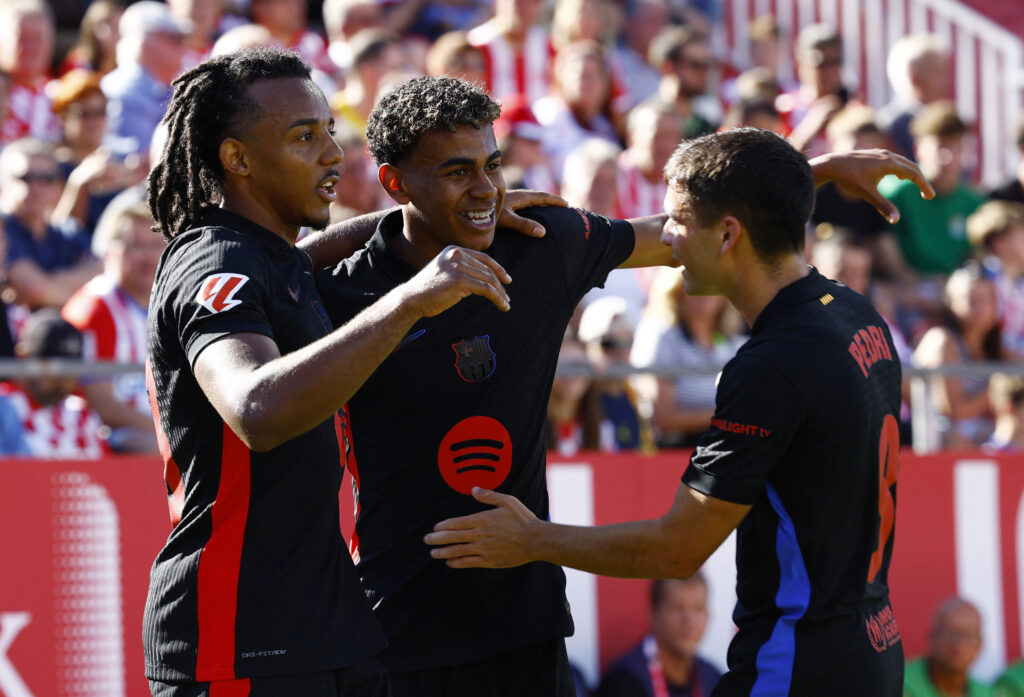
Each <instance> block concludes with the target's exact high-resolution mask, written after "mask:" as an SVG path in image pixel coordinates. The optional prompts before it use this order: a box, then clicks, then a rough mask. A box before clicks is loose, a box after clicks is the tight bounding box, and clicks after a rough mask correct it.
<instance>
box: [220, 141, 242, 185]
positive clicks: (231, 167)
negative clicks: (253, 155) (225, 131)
mask: <svg viewBox="0 0 1024 697" xmlns="http://www.w3.org/2000/svg"><path fill="white" fill-rule="evenodd" d="M218 155H219V156H220V166H221V167H223V168H224V171H225V172H230V173H231V174H236V175H238V176H240V177H246V176H248V175H249V157H248V153H247V152H246V149H245V144H244V143H242V142H241V141H240V140H235V139H234V138H225V139H224V140H222V141H221V143H220V149H219V151H218Z"/></svg>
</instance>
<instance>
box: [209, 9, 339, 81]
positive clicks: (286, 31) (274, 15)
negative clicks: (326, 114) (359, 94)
mask: <svg viewBox="0 0 1024 697" xmlns="http://www.w3.org/2000/svg"><path fill="white" fill-rule="evenodd" d="M207 1H208V0H207ZM249 12H250V14H251V16H252V21H253V23H254V24H259V25H260V26H262V27H265V28H266V29H267V30H269V31H270V33H271V35H273V37H274V39H275V40H276V41H277V43H278V44H280V45H281V46H283V47H285V48H287V49H291V50H292V51H295V52H296V53H298V54H299V55H301V56H302V57H303V58H305V59H306V60H307V61H309V64H310V65H311V66H313V68H314V69H316V70H317V71H319V72H320V73H321V75H324V76H327V77H329V78H330V80H329V82H331V83H332V84H323V83H324V82H325V81H324V80H323V79H317V78H316V76H314V80H315V81H316V82H317V84H318V85H320V89H322V90H323V91H324V93H325V94H330V93H331V92H333V91H334V90H333V88H332V86H333V81H334V78H335V76H337V75H338V66H336V65H334V63H333V62H332V61H331V59H330V56H328V54H327V41H326V40H325V39H324V37H323V36H321V35H320V34H319V33H318V32H315V31H312V30H311V29H310V27H309V26H308V19H309V7H308V2H307V0H251V1H250V2H249Z"/></svg>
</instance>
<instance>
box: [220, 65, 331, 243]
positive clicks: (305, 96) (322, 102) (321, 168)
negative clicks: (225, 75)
mask: <svg viewBox="0 0 1024 697" xmlns="http://www.w3.org/2000/svg"><path fill="white" fill-rule="evenodd" d="M249 96H250V97H251V98H252V99H253V101H255V102H256V103H257V104H258V105H259V109H260V116H259V118H257V119H256V120H255V121H254V122H253V123H251V124H249V125H247V126H245V127H243V128H242V129H241V133H240V135H239V137H238V138H237V139H228V140H225V141H224V143H223V144H222V145H221V158H222V161H225V160H226V161H225V170H226V174H225V177H226V178H227V179H228V180H229V182H230V181H231V180H232V177H233V176H234V175H239V176H241V177H242V179H243V180H244V183H242V182H239V184H240V185H241V186H240V188H241V189H244V191H245V194H244V198H245V201H244V203H243V206H242V207H241V208H239V207H237V206H236V205H235V204H234V203H232V202H227V201H226V204H227V206H228V207H229V208H236V209H237V212H239V213H241V214H242V215H245V216H246V217H248V218H249V219H250V220H253V221H254V222H256V223H259V224H260V225H262V226H263V227H265V228H267V229H269V230H272V231H274V232H276V233H278V234H281V235H283V236H286V237H287V236H290V237H291V239H292V240H294V239H295V236H296V235H297V234H298V230H299V228H300V227H302V226H309V227H313V228H323V227H325V226H326V225H327V223H328V222H329V221H330V205H331V202H332V201H334V199H335V198H336V193H335V191H334V185H335V184H336V183H337V181H338V176H339V167H340V165H341V162H342V159H343V155H342V152H341V148H339V147H338V144H337V143H336V142H335V141H334V138H333V137H332V133H333V131H334V118H333V117H332V116H331V110H330V108H329V107H328V106H327V100H326V99H324V95H323V93H322V92H321V91H320V90H319V89H318V88H317V87H316V85H314V84H313V82H312V81H310V80H308V79H300V78H279V79H273V80H265V81H263V82H258V83H256V84H254V85H252V86H251V87H250V88H249ZM230 141H234V142H236V143H237V144H238V145H230V146H229V145H228V144H229V142H230ZM233 149H234V150H233ZM232 152H236V154H235V157H237V158H238V159H237V161H235V160H232V157H231V153H232ZM228 188H229V189H230V188H231V187H230V186H229V187H228Z"/></svg>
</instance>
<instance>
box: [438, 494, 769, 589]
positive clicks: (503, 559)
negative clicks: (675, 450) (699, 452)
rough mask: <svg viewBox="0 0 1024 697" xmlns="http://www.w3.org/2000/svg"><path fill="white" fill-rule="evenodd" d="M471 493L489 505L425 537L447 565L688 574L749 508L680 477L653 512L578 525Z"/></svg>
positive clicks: (636, 575) (513, 502) (618, 573)
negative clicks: (537, 564) (667, 503)
mask: <svg viewBox="0 0 1024 697" xmlns="http://www.w3.org/2000/svg"><path fill="white" fill-rule="evenodd" d="M473 496H474V498H476V499H477V500H478V501H480V502H482V503H487V504H490V505H492V506H495V507H496V508H493V509H490V510H487V511H483V512H481V513H475V514H473V515H469V516H465V517H462V518H453V519H450V520H445V521H442V522H440V523H438V524H437V525H436V526H434V532H432V533H430V534H428V535H427V536H426V538H425V541H426V542H427V544H430V545H435V546H436V547H435V549H433V550H431V552H430V553H431V556H433V557H434V558H435V559H445V560H447V563H448V566H450V567H452V568H456V569H462V568H470V567H486V568H495V569H496V568H505V567H510V566H519V565H520V564H525V563H527V562H530V561H548V562H552V563H554V564H561V565H563V566H570V567H572V568H574V569H582V570H583V571H589V572H591V573H595V574H601V575H603V576H620V577H628V578H689V577H690V576H692V575H693V574H694V573H695V572H696V571H697V569H699V568H700V567H701V565H702V564H703V563H704V562H705V561H706V560H707V558H708V557H709V556H711V553H712V552H714V551H715V550H716V549H717V548H718V546H719V545H720V544H722V542H723V541H724V540H725V538H727V537H728V536H729V533H731V532H732V531H733V530H734V529H735V528H736V526H737V525H739V524H740V522H741V521H742V520H743V518H744V517H745V516H746V515H747V512H748V511H749V510H750V506H745V505H741V504H736V503H730V502H728V501H723V500H721V499H715V498H712V497H710V496H705V495H704V494H702V493H700V492H699V491H696V490H695V489H691V488H690V487H688V486H686V485H685V484H681V485H680V486H679V489H678V490H677V491H676V497H675V501H674V502H673V503H672V507H671V508H670V509H669V511H668V512H667V513H666V514H665V515H663V516H662V517H661V518H657V519H655V520H642V521H636V522H632V523H616V524H614V525H602V526H599V527H579V526H573V525H559V524H556V523H548V522H545V521H541V520H538V519H537V517H536V516H534V515H533V513H531V512H530V511H529V510H528V509H527V508H526V507H525V506H523V504H522V503H520V502H519V500H518V499H516V498H515V497H513V496H507V495H505V494H499V493H496V492H493V491H488V490H486V489H480V488H474V489H473ZM437 545H443V546H437Z"/></svg>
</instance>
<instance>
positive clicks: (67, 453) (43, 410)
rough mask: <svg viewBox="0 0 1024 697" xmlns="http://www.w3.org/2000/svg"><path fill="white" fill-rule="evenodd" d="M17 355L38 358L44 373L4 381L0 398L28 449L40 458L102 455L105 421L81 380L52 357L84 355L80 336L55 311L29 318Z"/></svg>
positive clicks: (40, 313)
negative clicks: (83, 393) (82, 393)
mask: <svg viewBox="0 0 1024 697" xmlns="http://www.w3.org/2000/svg"><path fill="white" fill-rule="evenodd" d="M14 350H15V353H16V354H17V356H18V357H19V358H25V359H38V362H37V364H36V365H38V366H39V368H40V369H41V370H42V373H41V374H38V375H32V376H30V377H23V378H18V379H14V380H10V381H6V382H2V383H0V397H4V398H6V399H7V400H9V401H10V403H11V404H12V405H13V406H14V408H15V411H16V412H17V413H18V417H19V418H20V419H21V424H22V429H23V431H24V434H25V440H26V442H27V443H28V447H29V450H30V451H31V452H32V455H34V456H36V457H46V458H97V457H100V456H101V455H103V454H104V445H103V442H102V440H101V439H100V434H101V426H102V424H101V422H100V420H99V417H97V416H96V414H95V413H94V412H93V411H92V410H91V409H89V406H88V404H86V402H85V400H84V399H82V398H81V397H79V396H77V395H74V394H72V393H73V392H74V390H75V388H76V387H77V385H78V378H76V377H74V376H68V375H62V374H61V373H60V372H56V371H54V370H53V368H52V366H53V364H52V363H51V362H50V360H49V359H54V358H57V359H61V358H63V359H74V360H75V361H80V360H81V359H82V335H81V334H80V333H79V331H78V330H77V329H75V328H74V327H72V326H71V325H70V324H68V323H67V322H65V321H64V320H63V319H61V316H60V313H59V312H57V310H54V309H44V310H38V311H37V312H35V313H33V314H32V316H31V317H29V318H28V320H27V321H26V322H25V326H24V327H23V328H22V331H21V335H20V337H19V339H18V343H17V344H16V345H15V349H14Z"/></svg>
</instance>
